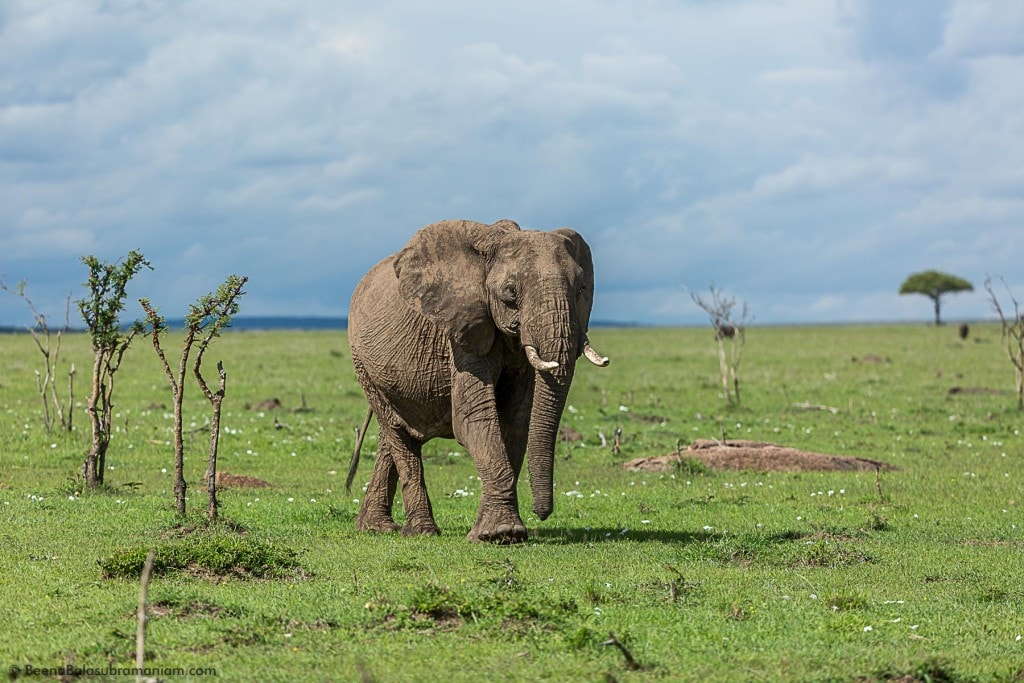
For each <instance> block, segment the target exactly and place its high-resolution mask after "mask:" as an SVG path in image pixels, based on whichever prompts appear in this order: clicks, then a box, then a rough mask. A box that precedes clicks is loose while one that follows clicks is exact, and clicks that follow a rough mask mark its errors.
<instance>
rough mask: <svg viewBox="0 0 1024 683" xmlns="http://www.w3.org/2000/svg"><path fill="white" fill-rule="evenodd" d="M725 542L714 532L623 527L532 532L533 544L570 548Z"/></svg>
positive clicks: (561, 528) (555, 528)
mask: <svg viewBox="0 0 1024 683" xmlns="http://www.w3.org/2000/svg"><path fill="white" fill-rule="evenodd" d="M721 538H722V535H721V534H720V533H717V532H714V531H703V530H699V531H686V530H680V531H665V530H662V529H643V528H640V529H624V528H622V527H590V528H570V527H557V526H550V527H547V526H546V527H540V528H537V529H531V530H530V541H534V542H538V543H545V544H551V545H569V544H573V543H615V542H621V541H639V542H649V541H654V542H658V543H674V544H678V543H682V544H686V543H706V542H708V541H716V540H719V539H721Z"/></svg>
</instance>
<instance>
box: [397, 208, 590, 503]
mask: <svg viewBox="0 0 1024 683" xmlns="http://www.w3.org/2000/svg"><path fill="white" fill-rule="evenodd" d="M394 269H395V273H396V274H397V276H398V280H399V288H400V290H401V292H402V295H403V296H404V297H405V299H406V300H407V301H409V302H410V304H411V305H412V306H413V307H414V308H415V309H417V310H419V311H420V312H421V313H423V314H424V315H426V316H427V317H428V318H429V319H431V320H432V321H433V322H434V323H435V324H436V325H437V326H438V327H440V328H441V329H442V330H444V331H445V332H446V334H447V336H448V338H449V339H450V342H451V344H452V345H453V346H457V347H459V349H460V350H461V351H463V352H466V353H469V354H473V355H476V356H484V355H486V354H488V353H489V352H490V351H491V349H492V347H493V345H494V344H495V340H496V338H497V335H499V334H500V335H505V336H506V337H507V338H509V339H511V340H515V341H516V342H517V343H518V345H519V348H520V349H521V353H522V354H523V358H524V359H526V360H527V361H528V362H529V363H530V365H531V366H532V367H533V368H534V373H535V376H534V387H533V403H532V408H531V414H530V427H529V429H530V432H529V436H528V440H527V467H528V469H529V472H530V487H531V490H532V492H533V500H534V502H533V511H534V512H535V513H536V514H537V515H538V516H539V517H540V518H541V519H545V518H547V516H548V515H550V514H551V509H552V505H553V497H552V483H553V480H552V471H553V466H554V449H555V442H556V438H557V433H558V423H559V420H560V419H561V415H562V411H563V409H564V408H565V402H566V397H567V395H568V392H569V385H570V383H571V381H572V377H573V374H574V371H575V367H576V359H577V358H579V357H580V356H581V355H585V356H586V357H587V358H588V359H589V360H590V361H591V362H593V363H594V364H596V365H600V366H604V365H607V364H608V359H607V358H604V357H602V356H600V355H599V354H598V353H596V352H595V351H594V350H593V348H591V346H590V342H589V341H588V339H587V329H588V326H589V324H590V311H591V307H592V305H593V301H594V265H593V261H592V258H591V253H590V247H589V246H588V245H587V243H586V242H585V241H584V240H583V238H582V237H580V235H579V234H577V233H576V232H575V231H573V230H570V229H568V228H561V229H558V230H553V231H551V232H544V231H533V230H520V228H519V226H518V225H516V224H515V223H514V222H512V221H507V220H505V221H498V222H497V223H494V224H492V225H483V224H480V223H474V222H470V221H443V222H441V223H435V224H433V225H429V226H427V227H425V228H423V229H422V230H420V231H419V232H418V233H417V234H416V236H414V237H413V239H412V240H411V241H410V242H409V244H408V245H407V246H406V248H405V249H404V250H403V251H401V252H400V253H399V254H398V255H397V257H396V259H395V261H394Z"/></svg>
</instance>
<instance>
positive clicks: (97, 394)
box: [76, 250, 152, 488]
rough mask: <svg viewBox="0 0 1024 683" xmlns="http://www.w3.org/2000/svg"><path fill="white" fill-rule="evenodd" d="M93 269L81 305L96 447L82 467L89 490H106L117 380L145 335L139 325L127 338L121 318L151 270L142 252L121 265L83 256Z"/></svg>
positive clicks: (133, 253)
mask: <svg viewBox="0 0 1024 683" xmlns="http://www.w3.org/2000/svg"><path fill="white" fill-rule="evenodd" d="M82 262H83V263H85V265H86V266H88V267H89V279H88V281H86V283H85V286H86V287H88V289H89V295H88V296H87V297H86V298H84V299H79V300H78V301H77V302H76V303H77V304H78V310H79V311H80V312H81V313H82V319H83V320H84V321H85V326H86V328H88V330H89V336H90V337H91V338H92V352H93V356H94V358H93V365H92V390H91V392H90V394H89V399H88V401H87V402H86V406H85V412H86V414H88V415H89V420H90V422H91V424H92V445H91V446H90V448H89V452H88V454H87V455H86V456H85V462H84V463H83V465H82V475H83V477H84V478H85V483H86V485H88V486H90V487H93V488H95V487H97V486H100V485H102V484H103V472H104V470H105V469H106V460H107V448H108V446H109V445H110V435H111V429H110V420H111V408H112V407H113V405H114V404H113V394H114V375H115V373H116V372H117V370H118V368H120V367H121V359H122V358H124V353H125V351H127V350H128V346H129V345H130V344H131V342H132V339H134V338H135V335H136V334H137V333H138V332H140V331H141V330H142V324H141V323H139V322H138V321H136V322H135V323H134V324H133V325H132V326H131V327H130V328H129V329H128V331H127V332H125V331H123V330H122V328H121V322H120V320H119V315H120V313H121V311H122V310H123V309H124V297H125V290H126V289H127V287H128V282H129V281H130V280H131V279H132V278H133V277H135V275H136V274H137V273H138V272H139V271H140V270H141V269H142V268H144V267H146V268H152V266H150V265H149V261H147V260H146V259H145V257H144V256H143V255H142V253H141V252H138V251H134V250H133V251H130V252H128V256H127V257H125V259H124V261H122V262H120V263H103V262H102V261H100V260H99V259H97V258H96V257H95V256H83V257H82Z"/></svg>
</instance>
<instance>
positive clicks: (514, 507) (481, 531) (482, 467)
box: [452, 372, 526, 543]
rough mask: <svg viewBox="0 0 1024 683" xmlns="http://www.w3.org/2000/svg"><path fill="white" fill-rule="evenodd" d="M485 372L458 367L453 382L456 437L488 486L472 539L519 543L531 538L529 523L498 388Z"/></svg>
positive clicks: (520, 462) (481, 480) (469, 535)
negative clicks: (507, 443)
mask: <svg viewBox="0 0 1024 683" xmlns="http://www.w3.org/2000/svg"><path fill="white" fill-rule="evenodd" d="M486 377H487V375H486V373H479V372H457V373H456V375H455V378H454V381H453V382H452V405H453V406H455V411H454V414H453V420H452V421H453V425H452V426H453V428H454V431H455V438H456V439H458V441H459V443H461V444H462V445H463V446H464V447H465V448H466V450H467V451H469V454H470V456H472V458H473V463H474V464H475V465H476V469H477V472H478V473H479V475H480V482H481V484H482V485H483V494H482V495H481V496H480V508H479V510H478V512H477V517H476V523H475V524H474V525H473V528H472V529H470V531H469V534H468V535H467V538H468V539H469V540H471V541H491V542H496V543H519V542H521V541H525V540H526V526H525V525H524V524H523V520H522V519H521V518H520V517H519V507H518V501H517V500H516V476H517V473H516V470H515V469H514V468H513V463H512V462H510V460H509V456H508V452H507V451H506V448H505V440H504V437H503V435H502V430H501V424H500V422H499V417H498V408H497V404H496V401H495V396H494V387H493V384H491V383H489V382H488V381H487V380H486ZM519 466H520V467H521V466H522V456H520V457H519ZM516 469H518V468H516Z"/></svg>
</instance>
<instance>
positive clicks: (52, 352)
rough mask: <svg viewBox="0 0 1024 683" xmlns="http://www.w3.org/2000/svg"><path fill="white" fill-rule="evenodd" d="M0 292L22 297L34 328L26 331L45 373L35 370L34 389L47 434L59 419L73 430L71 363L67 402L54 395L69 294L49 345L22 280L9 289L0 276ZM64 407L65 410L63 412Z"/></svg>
mask: <svg viewBox="0 0 1024 683" xmlns="http://www.w3.org/2000/svg"><path fill="white" fill-rule="evenodd" d="M0 290H3V291H5V292H7V293H9V294H13V295H14V296H17V297H19V298H21V300H22V301H24V302H25V305H27V306H28V310H29V312H30V313H31V314H32V320H33V325H32V327H29V328H28V331H29V334H31V335H32V341H34V342H35V343H36V348H38V349H39V352H40V353H41V354H43V368H44V370H45V372H39V371H38V370H36V390H37V391H38V392H39V397H40V398H41V399H42V400H43V423H44V424H45V425H46V433H47V434H50V433H52V432H53V425H54V423H55V422H56V421H57V420H60V426H61V428H62V429H64V430H65V431H68V432H70V431H72V429H73V426H72V421H73V413H72V410H71V409H72V407H74V405H75V364H74V363H72V364H71V368H70V369H69V370H68V398H67V402H66V403H65V402H64V401H62V400H61V398H60V396H59V395H58V394H57V361H58V360H59V358H60V342H61V338H62V337H63V336H64V333H65V332H67V331H68V325H69V323H70V319H71V295H70V294H68V296H67V298H66V299H65V300H64V325H63V326H62V327H61V328H60V329H59V330H57V334H56V337H55V343H54V344H52V345H51V343H50V341H51V337H52V336H53V335H52V332H51V330H50V326H49V324H48V323H47V321H46V316H45V315H43V314H42V313H40V312H39V311H37V310H36V306H35V304H34V303H32V300H31V299H29V298H28V295H27V294H25V281H24V280H22V281H21V282H19V283H18V284H17V285H15V286H14V287H10V286H8V284H7V281H6V280H4V278H3V277H0ZM51 403H52V404H53V412H52V413H51V412H50V404H51ZM65 408H67V412H66V413H65Z"/></svg>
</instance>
